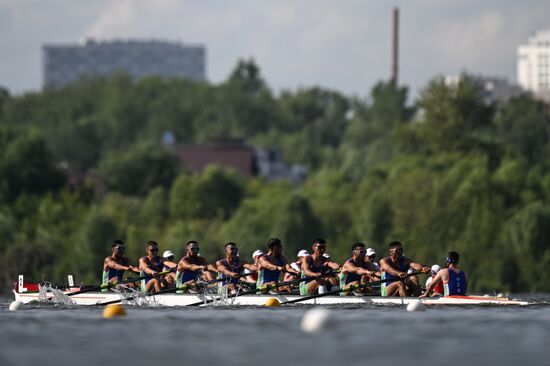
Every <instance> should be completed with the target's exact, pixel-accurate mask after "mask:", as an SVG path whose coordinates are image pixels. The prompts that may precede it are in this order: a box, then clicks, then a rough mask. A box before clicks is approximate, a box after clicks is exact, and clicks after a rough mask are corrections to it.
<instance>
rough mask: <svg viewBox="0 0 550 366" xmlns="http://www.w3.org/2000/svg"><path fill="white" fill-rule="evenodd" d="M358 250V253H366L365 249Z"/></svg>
mask: <svg viewBox="0 0 550 366" xmlns="http://www.w3.org/2000/svg"><path fill="white" fill-rule="evenodd" d="M358 252H359V254H361V255H365V254H367V251H366V250H358Z"/></svg>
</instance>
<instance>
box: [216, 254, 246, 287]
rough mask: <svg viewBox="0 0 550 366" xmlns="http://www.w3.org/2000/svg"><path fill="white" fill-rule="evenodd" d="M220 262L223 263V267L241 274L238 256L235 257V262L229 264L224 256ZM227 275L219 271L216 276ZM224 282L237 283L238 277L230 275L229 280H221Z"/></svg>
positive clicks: (223, 276)
mask: <svg viewBox="0 0 550 366" xmlns="http://www.w3.org/2000/svg"><path fill="white" fill-rule="evenodd" d="M221 262H222V263H223V265H224V266H225V268H227V269H229V270H230V271H231V272H235V273H238V274H241V272H242V264H241V260H240V259H239V258H237V262H236V263H235V264H231V263H229V261H228V260H227V258H224V259H222V260H221ZM226 277H228V276H226V275H224V274H223V273H221V272H220V273H219V274H218V278H226ZM223 282H224V283H233V284H237V283H239V279H238V278H232V277H229V281H227V280H226V281H223Z"/></svg>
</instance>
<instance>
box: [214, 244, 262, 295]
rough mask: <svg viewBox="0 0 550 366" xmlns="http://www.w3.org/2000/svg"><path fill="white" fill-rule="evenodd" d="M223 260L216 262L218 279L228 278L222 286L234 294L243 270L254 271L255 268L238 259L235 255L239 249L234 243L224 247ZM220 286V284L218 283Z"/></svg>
mask: <svg viewBox="0 0 550 366" xmlns="http://www.w3.org/2000/svg"><path fill="white" fill-rule="evenodd" d="M224 252H225V258H223V259H220V260H219V261H217V262H216V269H217V271H218V278H228V280H226V281H227V282H226V281H224V282H223V284H224V285H227V290H228V292H229V293H232V294H233V293H236V292H237V290H238V284H239V282H240V278H241V276H242V273H243V270H244V269H245V268H246V269H248V270H250V271H254V270H255V269H256V266H254V265H251V264H248V262H246V261H245V260H242V259H240V258H239V256H238V255H237V253H238V252H239V249H238V248H237V244H235V243H227V244H225V246H224ZM220 284H222V283H220Z"/></svg>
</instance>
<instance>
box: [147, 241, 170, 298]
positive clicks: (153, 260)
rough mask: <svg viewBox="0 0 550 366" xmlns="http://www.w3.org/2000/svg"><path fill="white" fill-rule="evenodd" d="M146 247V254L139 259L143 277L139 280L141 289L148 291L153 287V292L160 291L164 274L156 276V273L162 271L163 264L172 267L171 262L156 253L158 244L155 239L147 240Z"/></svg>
mask: <svg viewBox="0 0 550 366" xmlns="http://www.w3.org/2000/svg"><path fill="white" fill-rule="evenodd" d="M146 248H147V249H146V250H145V252H146V253H147V255H146V256H144V257H141V258H140V259H139V269H140V270H141V273H142V276H144V277H145V278H143V279H142V280H141V290H142V291H143V292H150V291H151V290H152V289H153V290H155V292H160V290H161V287H162V286H163V282H164V276H158V277H157V276H156V275H157V274H158V273H160V272H162V270H163V268H164V266H165V265H166V266H168V267H170V268H172V267H171V266H173V264H172V265H171V264H170V263H169V262H168V261H166V260H164V258H163V257H161V256H159V255H158V252H159V246H158V243H157V242H156V241H154V240H149V241H148V242H147V247H146ZM173 267H175V266H173Z"/></svg>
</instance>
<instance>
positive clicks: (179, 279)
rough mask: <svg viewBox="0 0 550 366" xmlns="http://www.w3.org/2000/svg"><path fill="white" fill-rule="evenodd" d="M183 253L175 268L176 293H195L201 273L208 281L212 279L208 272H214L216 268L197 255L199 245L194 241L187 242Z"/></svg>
mask: <svg viewBox="0 0 550 366" xmlns="http://www.w3.org/2000/svg"><path fill="white" fill-rule="evenodd" d="M185 252H186V255H185V256H184V257H183V258H181V259H180V261H179V262H178V266H177V272H176V287H177V288H178V293H183V292H187V291H188V290H191V291H192V292H195V290H196V284H197V282H198V280H199V279H200V275H201V274H202V273H203V272H204V276H205V278H206V279H207V280H208V281H211V280H213V279H214V276H213V275H212V273H211V272H210V271H212V272H216V267H214V266H212V265H210V264H208V263H207V262H206V259H204V257H201V256H200V255H199V243H198V242H196V241H195V240H190V241H189V242H187V246H186V247H185Z"/></svg>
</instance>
